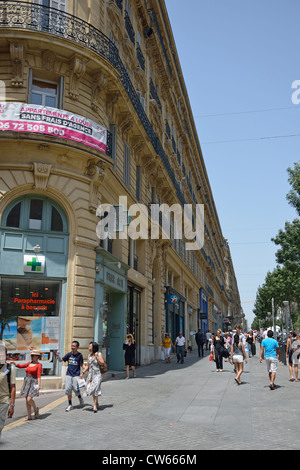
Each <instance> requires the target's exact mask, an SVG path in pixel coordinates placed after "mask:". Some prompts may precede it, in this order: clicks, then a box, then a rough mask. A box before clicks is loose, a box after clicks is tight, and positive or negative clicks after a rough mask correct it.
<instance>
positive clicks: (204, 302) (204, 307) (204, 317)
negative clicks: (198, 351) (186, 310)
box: [198, 289, 209, 333]
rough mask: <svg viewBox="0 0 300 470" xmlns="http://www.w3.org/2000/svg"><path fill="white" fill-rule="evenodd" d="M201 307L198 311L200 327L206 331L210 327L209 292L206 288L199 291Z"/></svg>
mask: <svg viewBox="0 0 300 470" xmlns="http://www.w3.org/2000/svg"><path fill="white" fill-rule="evenodd" d="M199 300H200V309H199V312H198V325H199V326H198V327H199V328H201V331H202V332H203V333H205V332H206V331H207V330H208V329H209V324H208V294H207V292H206V291H205V290H204V289H200V292H199Z"/></svg>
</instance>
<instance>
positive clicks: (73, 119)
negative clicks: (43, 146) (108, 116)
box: [0, 102, 107, 153]
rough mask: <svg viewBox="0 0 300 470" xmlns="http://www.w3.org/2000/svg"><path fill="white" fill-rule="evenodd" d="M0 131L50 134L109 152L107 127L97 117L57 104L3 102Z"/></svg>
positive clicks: (1, 103)
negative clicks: (76, 112)
mask: <svg viewBox="0 0 300 470" xmlns="http://www.w3.org/2000/svg"><path fill="white" fill-rule="evenodd" d="M0 131H13V132H31V133H34V134H47V135H53V136H54V137H61V138H63V139H67V140H72V141H73V142H78V143H80V144H84V145H88V146H89V147H93V148H94V149H96V150H99V151H100V152H103V153H106V148H107V131H106V129H105V128H104V127H101V126H100V125H99V124H97V123H96V122H94V121H91V120H90V119H87V118H85V117H82V116H79V115H77V114H72V113H69V112H68V111H64V110H61V109H56V108H49V107H46V106H38V105H34V104H24V103H7V102H0Z"/></svg>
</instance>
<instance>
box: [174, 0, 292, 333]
mask: <svg viewBox="0 0 300 470" xmlns="http://www.w3.org/2000/svg"><path fill="white" fill-rule="evenodd" d="M166 6H167V9H168V13H169V18H170V22H171V26H172V30H173V35H174V39H175V43H176V47H177V52H178V55H179V59H180V64H181V68H182V72H183V76H184V80H185V84H186V87H187V91H188V95H189V99H190V104H191V107H192V111H193V115H194V121H195V125H196V128H197V132H198V136H199V140H200V144H201V148H202V152H203V156H204V161H205V165H206V169H207V173H208V177H209V180H210V185H211V189H212V193H213V197H214V201H215V204H216V208H217V211H218V216H219V220H220V223H221V227H222V232H223V235H224V237H225V238H227V239H228V241H229V244H230V249H231V255H232V259H233V264H234V268H235V274H236V278H237V282H238V286H239V291H240V296H241V301H242V307H243V310H244V312H245V315H246V318H247V319H248V322H249V326H250V325H251V322H252V321H253V319H254V315H253V313H252V309H253V306H254V300H255V298H256V293H257V288H258V287H259V285H262V284H263V283H264V280H265V277H266V274H267V272H268V271H272V270H273V269H274V268H275V266H276V260H275V253H276V251H277V247H276V246H275V245H274V243H272V242H271V238H272V237H274V236H276V234H277V233H278V231H279V229H280V228H284V224H285V222H286V221H288V220H289V221H291V220H293V219H294V218H296V213H295V210H294V209H293V208H292V207H290V206H289V205H288V203H287V201H286V194H287V193H288V191H289V190H290V185H289V183H288V180H287V179H288V175H287V172H286V170H287V168H288V167H293V165H294V163H295V162H296V161H299V160H300V151H299V149H300V146H299V144H300V128H299V122H300V104H299V105H296V104H293V103H292V94H293V92H294V91H295V90H293V89H292V82H293V81H295V80H300V60H299V18H300V2H299V1H298V0H259V1H258V0H252V1H251V2H247V1H245V0H244V1H242V0H226V1H224V0H185V2H182V0H166ZM295 134H299V136H295ZM290 135H294V137H288V136H290ZM287 300H288V299H287ZM270 310H271V305H270Z"/></svg>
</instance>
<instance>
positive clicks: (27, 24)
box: [0, 0, 185, 205]
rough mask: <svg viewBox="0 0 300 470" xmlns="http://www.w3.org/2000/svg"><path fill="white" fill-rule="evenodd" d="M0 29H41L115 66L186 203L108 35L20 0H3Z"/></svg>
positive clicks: (72, 18) (179, 194) (73, 19)
mask: <svg viewBox="0 0 300 470" xmlns="http://www.w3.org/2000/svg"><path fill="white" fill-rule="evenodd" d="M0 28H2V29H3V28H5V29H7V28H12V29H19V30H26V31H38V32H42V33H46V34H50V35H53V36H58V37H60V38H62V39H64V40H67V41H71V42H73V43H75V44H77V45H78V46H82V47H86V48H88V49H90V50H91V51H93V52H95V53H96V54H98V55H99V56H101V57H102V58H103V59H105V60H107V61H108V62H110V63H111V65H113V67H115V69H116V70H117V71H118V72H119V75H120V80H121V83H122V84H123V86H124V89H125V91H126V93H127V94H128V96H129V98H130V101H131V103H132V106H133V108H134V109H135V111H136V113H137V115H138V116H139V119H140V122H141V124H142V126H143V127H144V129H145V131H146V133H147V135H148V138H149V140H150V142H151V144H152V146H153V148H154V150H155V152H156V154H157V155H159V156H160V158H161V161H162V163H163V165H164V167H165V169H166V171H167V173H168V175H169V177H170V179H171V181H172V184H173V186H174V188H175V190H176V194H177V197H178V198H179V200H180V203H181V204H182V205H183V204H185V198H184V196H183V194H182V192H181V189H180V187H179V185H178V183H177V181H176V178H175V175H174V172H173V170H172V167H171V165H170V162H169V160H168V157H167V155H166V153H165V151H164V148H163V146H162V144H161V142H160V140H159V139H158V138H157V136H156V134H155V132H154V129H153V127H152V125H151V123H150V121H149V119H148V116H147V114H146V112H145V110H144V108H143V106H142V104H141V102H140V99H139V97H138V95H137V93H136V90H135V88H134V86H133V84H132V82H131V80H130V77H129V75H128V72H127V70H126V67H125V66H124V65H123V63H122V61H121V59H120V56H119V52H118V49H117V48H116V46H115V45H114V44H113V42H112V41H110V40H109V38H108V37H107V36H105V34H103V33H102V32H101V31H99V30H98V29H97V28H95V27H94V26H92V25H91V24H89V23H87V22H85V21H83V20H81V19H79V18H77V17H76V16H73V15H71V14H69V13H65V12H62V11H60V10H57V9H55V8H50V7H47V6H43V5H39V4H36V3H28V2H23V1H19V0H11V1H6V0H0Z"/></svg>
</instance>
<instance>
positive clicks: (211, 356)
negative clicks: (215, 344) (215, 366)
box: [209, 353, 214, 362]
mask: <svg viewBox="0 0 300 470" xmlns="http://www.w3.org/2000/svg"><path fill="white" fill-rule="evenodd" d="M213 360H214V359H213V354H212V353H210V355H209V362H213Z"/></svg>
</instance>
